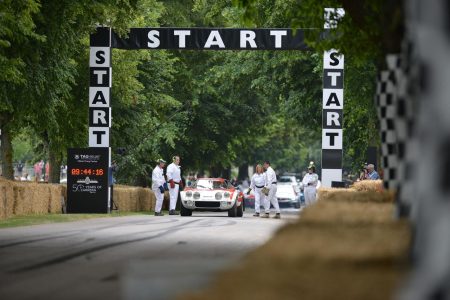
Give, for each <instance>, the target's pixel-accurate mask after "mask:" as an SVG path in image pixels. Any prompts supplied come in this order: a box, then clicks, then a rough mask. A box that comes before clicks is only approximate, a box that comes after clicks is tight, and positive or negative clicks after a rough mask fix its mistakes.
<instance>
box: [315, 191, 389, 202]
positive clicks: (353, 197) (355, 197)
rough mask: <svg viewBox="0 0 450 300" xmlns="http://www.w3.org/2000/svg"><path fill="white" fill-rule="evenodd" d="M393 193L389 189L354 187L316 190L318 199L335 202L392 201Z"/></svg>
mask: <svg viewBox="0 0 450 300" xmlns="http://www.w3.org/2000/svg"><path fill="white" fill-rule="evenodd" d="M394 196H395V195H394V193H393V192H391V191H380V192H373V191H357V190H355V189H331V188H320V189H319V190H318V201H319V202H320V201H329V202H332V201H336V202H373V203H376V202H379V203H393V202H394V200H395V197H394Z"/></svg>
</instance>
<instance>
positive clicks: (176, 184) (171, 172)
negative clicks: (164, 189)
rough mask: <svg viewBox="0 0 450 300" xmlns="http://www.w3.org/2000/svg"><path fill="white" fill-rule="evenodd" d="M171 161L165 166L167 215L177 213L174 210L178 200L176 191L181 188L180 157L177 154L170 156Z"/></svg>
mask: <svg viewBox="0 0 450 300" xmlns="http://www.w3.org/2000/svg"><path fill="white" fill-rule="evenodd" d="M172 161H173V162H172V163H171V164H170V165H168V166H167V171H166V175H167V181H168V182H169V194H170V206H169V215H178V214H179V213H178V212H176V211H175V207H176V206H177V200H178V192H179V190H180V188H183V181H182V180H181V169H180V168H181V167H180V157H179V156H178V155H176V156H174V157H172Z"/></svg>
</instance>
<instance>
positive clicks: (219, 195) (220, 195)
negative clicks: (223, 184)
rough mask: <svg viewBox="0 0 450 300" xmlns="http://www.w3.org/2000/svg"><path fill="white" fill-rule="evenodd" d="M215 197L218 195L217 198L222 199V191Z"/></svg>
mask: <svg viewBox="0 0 450 300" xmlns="http://www.w3.org/2000/svg"><path fill="white" fill-rule="evenodd" d="M215 197H216V200H220V199H222V193H220V192H217V193H216V195H215Z"/></svg>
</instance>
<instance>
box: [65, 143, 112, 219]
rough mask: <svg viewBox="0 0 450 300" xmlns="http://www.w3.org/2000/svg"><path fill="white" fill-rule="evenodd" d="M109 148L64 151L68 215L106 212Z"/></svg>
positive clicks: (107, 209)
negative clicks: (65, 154) (65, 155)
mask: <svg viewBox="0 0 450 300" xmlns="http://www.w3.org/2000/svg"><path fill="white" fill-rule="evenodd" d="M109 156H110V148H77V149H74V148H71V149H69V150H68V151H67V212H68V213H107V212H109V192H108V188H109V187H108V172H109V168H108V165H109Z"/></svg>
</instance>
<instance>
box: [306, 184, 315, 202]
mask: <svg viewBox="0 0 450 300" xmlns="http://www.w3.org/2000/svg"><path fill="white" fill-rule="evenodd" d="M304 194H305V204H306V206H309V205H312V204H314V203H315V202H316V187H315V186H306V187H305V192H304Z"/></svg>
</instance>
